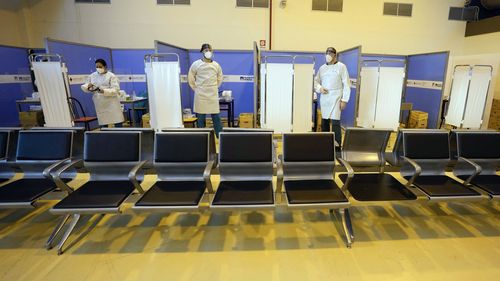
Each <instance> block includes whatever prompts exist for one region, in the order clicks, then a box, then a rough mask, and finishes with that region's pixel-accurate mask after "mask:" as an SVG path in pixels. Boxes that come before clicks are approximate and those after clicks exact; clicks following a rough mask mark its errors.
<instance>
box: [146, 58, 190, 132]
mask: <svg viewBox="0 0 500 281" xmlns="http://www.w3.org/2000/svg"><path fill="white" fill-rule="evenodd" d="M179 75H180V67H179V62H150V63H146V77H147V83H148V97H149V112H150V118H151V121H150V122H151V128H153V129H155V130H161V129H162V128H167V127H169V128H176V127H177V128H179V127H183V121H182V104H181V90H180V76H179Z"/></svg>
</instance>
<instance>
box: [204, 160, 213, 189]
mask: <svg viewBox="0 0 500 281" xmlns="http://www.w3.org/2000/svg"><path fill="white" fill-rule="evenodd" d="M214 164H215V162H214V160H210V161H208V162H207V166H205V170H204V171H203V179H204V180H205V185H206V187H207V189H208V192H209V193H211V194H213V193H214V189H213V187H212V181H211V180H210V176H211V175H212V168H213V167H214Z"/></svg>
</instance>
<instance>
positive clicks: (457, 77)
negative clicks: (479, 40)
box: [445, 66, 470, 127]
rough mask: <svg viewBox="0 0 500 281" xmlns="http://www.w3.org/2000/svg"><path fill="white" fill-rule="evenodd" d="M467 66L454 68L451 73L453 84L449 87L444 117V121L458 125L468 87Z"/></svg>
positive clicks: (459, 124) (460, 120) (460, 121)
mask: <svg viewBox="0 0 500 281" xmlns="http://www.w3.org/2000/svg"><path fill="white" fill-rule="evenodd" d="M469 78H470V77H469V66H460V67H457V68H455V72H454V73H453V85H452V87H451V94H450V103H449V104H448V111H447V113H446V117H445V123H446V124H449V125H452V126H455V127H460V126H461V123H462V117H463V114H464V108H465V103H466V100H467V90H468V88H469Z"/></svg>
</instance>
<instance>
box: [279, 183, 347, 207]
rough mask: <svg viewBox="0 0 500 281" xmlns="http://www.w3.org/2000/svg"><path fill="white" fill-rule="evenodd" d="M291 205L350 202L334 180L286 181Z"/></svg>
mask: <svg viewBox="0 0 500 281" xmlns="http://www.w3.org/2000/svg"><path fill="white" fill-rule="evenodd" d="M284 185H285V191H286V195H287V197H288V202H289V203H290V204H320V203H325V204H328V203H341V202H348V200H347V197H345V195H344V193H342V191H341V190H340V188H339V187H338V186H337V184H336V183H335V182H334V181H333V180H297V181H285V182H284Z"/></svg>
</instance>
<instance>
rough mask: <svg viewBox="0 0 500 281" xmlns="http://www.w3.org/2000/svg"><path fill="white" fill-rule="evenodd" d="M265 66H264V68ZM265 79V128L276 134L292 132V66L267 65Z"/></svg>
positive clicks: (283, 64) (281, 64) (282, 64)
mask: <svg viewBox="0 0 500 281" xmlns="http://www.w3.org/2000/svg"><path fill="white" fill-rule="evenodd" d="M265 66H266V65H265V64H264V67H265ZM266 71H267V73H266V75H267V77H266V78H265V80H264V82H265V95H264V98H265V101H261V102H264V103H265V107H264V109H265V111H263V112H265V114H266V116H265V127H264V128H268V129H273V130H274V131H275V132H277V133H284V132H291V131H292V92H293V64H285V63H268V64H267V69H266Z"/></svg>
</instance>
